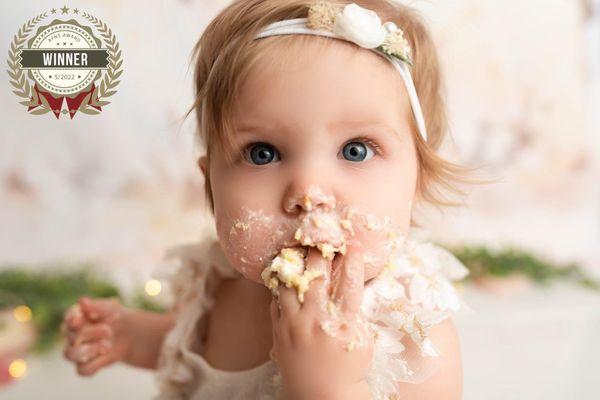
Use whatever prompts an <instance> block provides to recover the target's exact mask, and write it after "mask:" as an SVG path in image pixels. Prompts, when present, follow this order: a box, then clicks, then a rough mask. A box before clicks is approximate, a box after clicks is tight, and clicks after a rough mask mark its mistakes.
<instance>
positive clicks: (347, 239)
mask: <svg viewBox="0 0 600 400" xmlns="http://www.w3.org/2000/svg"><path fill="white" fill-rule="evenodd" d="M217 232H218V235H219V240H220V242H221V245H222V247H223V250H224V252H225V255H226V257H227V259H228V260H229V262H230V264H231V266H232V267H233V268H235V269H236V270H237V271H238V272H239V273H240V274H242V275H243V276H244V277H245V278H246V279H249V280H251V281H253V282H257V283H263V278H262V276H261V274H262V272H263V271H264V270H265V268H267V267H269V266H270V265H271V262H272V261H273V259H274V258H275V257H277V256H278V255H280V254H281V251H282V250H283V249H286V248H296V249H299V250H301V252H302V253H303V254H306V251H307V249H308V248H309V247H314V248H317V249H319V250H320V251H321V253H322V255H323V257H324V258H326V259H328V260H329V261H330V262H331V263H332V264H331V265H332V273H333V272H335V271H336V270H338V269H339V268H340V267H342V266H343V265H344V258H345V254H348V252H349V251H354V250H353V249H355V248H360V249H362V254H363V263H364V276H365V281H368V280H370V279H372V278H374V277H376V276H377V275H378V274H379V273H380V272H381V270H382V269H383V268H385V267H386V266H387V265H388V264H389V263H390V262H391V261H392V260H393V257H394V256H395V254H396V251H397V249H398V247H399V246H400V245H401V244H402V243H403V241H404V238H405V235H404V233H403V232H402V230H401V229H400V228H398V227H397V226H395V225H394V224H393V222H392V221H391V219H390V218H377V217H375V216H373V215H371V214H364V213H361V212H358V211H356V210H355V209H345V210H344V211H342V212H337V213H332V212H320V211H319V210H316V211H315V212H312V213H309V214H306V215H304V216H303V217H302V218H300V219H299V220H293V221H292V220H289V219H282V218H279V219H278V218H276V217H273V216H270V215H267V214H265V213H264V212H262V211H254V210H252V211H250V210H245V211H244V212H243V213H242V215H241V216H240V217H239V218H236V219H233V220H231V221H225V222H223V221H221V223H219V221H217Z"/></svg>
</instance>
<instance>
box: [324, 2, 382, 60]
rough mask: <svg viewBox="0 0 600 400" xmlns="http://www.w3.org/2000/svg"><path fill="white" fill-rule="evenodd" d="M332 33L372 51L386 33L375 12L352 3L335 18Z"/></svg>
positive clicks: (380, 42)
mask: <svg viewBox="0 0 600 400" xmlns="http://www.w3.org/2000/svg"><path fill="white" fill-rule="evenodd" d="M333 33H335V34H336V35H339V36H341V37H343V38H345V39H347V40H349V41H352V42H354V43H356V44H357V45H359V46H361V47H364V48H367V49H374V48H376V47H378V46H380V45H381V44H382V43H383V41H384V39H385V36H386V34H387V31H386V30H385V29H384V28H383V26H382V25H381V19H380V18H379V16H378V15H377V13H376V12H375V11H373V10H368V9H366V8H363V7H361V6H359V5H357V4H356V3H352V4H348V5H346V6H345V7H344V9H343V10H342V12H341V13H340V14H338V15H337V17H336V18H335V23H334V25H333Z"/></svg>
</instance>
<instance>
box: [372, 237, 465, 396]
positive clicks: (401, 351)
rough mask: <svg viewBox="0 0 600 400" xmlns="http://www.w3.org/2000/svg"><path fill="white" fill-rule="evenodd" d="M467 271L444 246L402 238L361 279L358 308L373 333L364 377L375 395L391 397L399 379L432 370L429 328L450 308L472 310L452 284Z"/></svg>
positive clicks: (415, 378) (416, 378)
mask: <svg viewBox="0 0 600 400" xmlns="http://www.w3.org/2000/svg"><path fill="white" fill-rule="evenodd" d="M468 272H469V271H468V269H467V268H466V267H465V266H464V265H463V264H462V263H461V262H460V261H459V260H458V259H457V258H456V257H455V256H454V255H453V254H452V253H450V252H449V251H448V250H446V249H444V248H443V247H441V246H437V245H435V244H433V243H419V242H417V241H414V240H407V241H406V242H405V243H404V244H403V246H402V249H401V250H400V251H399V253H398V256H397V258H396V259H395V260H394V262H392V263H390V264H389V265H388V266H387V267H386V268H385V269H384V270H383V271H382V272H381V273H380V275H379V276H377V277H376V278H374V279H373V280H372V281H371V282H369V283H368V284H367V285H366V287H365V291H364V297H363V302H362V306H361V308H362V311H363V313H364V314H365V315H366V316H367V319H368V320H369V322H370V323H371V327H372V328H373V330H374V331H375V335H376V337H375V346H374V354H373V361H372V366H371V370H370V371H369V375H368V379H367V380H368V383H369V386H370V387H371V389H372V393H373V396H374V399H375V400H385V399H388V398H395V397H394V395H395V394H396V393H397V384H398V383H400V382H408V383H415V384H418V383H421V382H423V381H425V380H426V379H427V378H428V377H430V376H431V375H432V374H433V373H434V372H435V371H436V370H437V368H438V367H439V363H438V362H437V360H436V359H437V358H439V356H440V354H439V352H438V351H437V350H436V348H435V346H434V344H433V342H432V341H431V339H430V335H429V334H430V330H431V328H432V327H433V326H435V325H436V324H438V323H440V322H441V321H443V320H445V319H446V318H449V317H451V316H452V315H453V314H456V313H471V312H472V311H473V310H472V309H471V308H470V307H468V306H467V305H466V304H465V303H464V302H463V300H462V298H461V296H460V293H459V292H458V290H457V284H456V283H457V281H460V280H462V279H463V278H464V277H465V276H466V275H468ZM403 343H405V344H407V343H410V344H411V346H410V349H409V348H407V346H405V345H404V344H403Z"/></svg>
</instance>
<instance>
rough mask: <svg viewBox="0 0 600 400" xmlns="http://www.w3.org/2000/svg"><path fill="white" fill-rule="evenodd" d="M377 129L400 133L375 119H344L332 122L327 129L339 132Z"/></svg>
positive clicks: (395, 133)
mask: <svg viewBox="0 0 600 400" xmlns="http://www.w3.org/2000/svg"><path fill="white" fill-rule="evenodd" d="M348 128H350V129H377V130H383V131H386V132H387V133H390V134H394V135H398V131H397V130H396V129H395V128H394V127H392V126H390V125H388V124H386V123H385V122H381V121H373V120H343V121H337V122H334V123H331V124H329V125H328V126H327V129H328V130H329V131H330V132H339V131H342V130H343V129H348Z"/></svg>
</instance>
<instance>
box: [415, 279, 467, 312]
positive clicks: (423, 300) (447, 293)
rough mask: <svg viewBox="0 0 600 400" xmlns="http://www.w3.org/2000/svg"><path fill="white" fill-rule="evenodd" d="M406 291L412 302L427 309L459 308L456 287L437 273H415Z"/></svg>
mask: <svg viewBox="0 0 600 400" xmlns="http://www.w3.org/2000/svg"><path fill="white" fill-rule="evenodd" d="M408 291H409V293H410V301H411V302H412V303H413V304H421V305H422V306H423V307H424V308H426V309H428V310H435V309H437V310H440V311H445V310H446V309H450V310H452V311H457V310H458V309H459V308H460V302H459V301H458V296H457V293H456V289H455V288H454V286H452V284H451V283H450V282H448V280H447V279H445V278H444V277H440V276H439V275H423V274H415V275H414V276H413V277H412V279H411V281H410V286H409V289H408Z"/></svg>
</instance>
